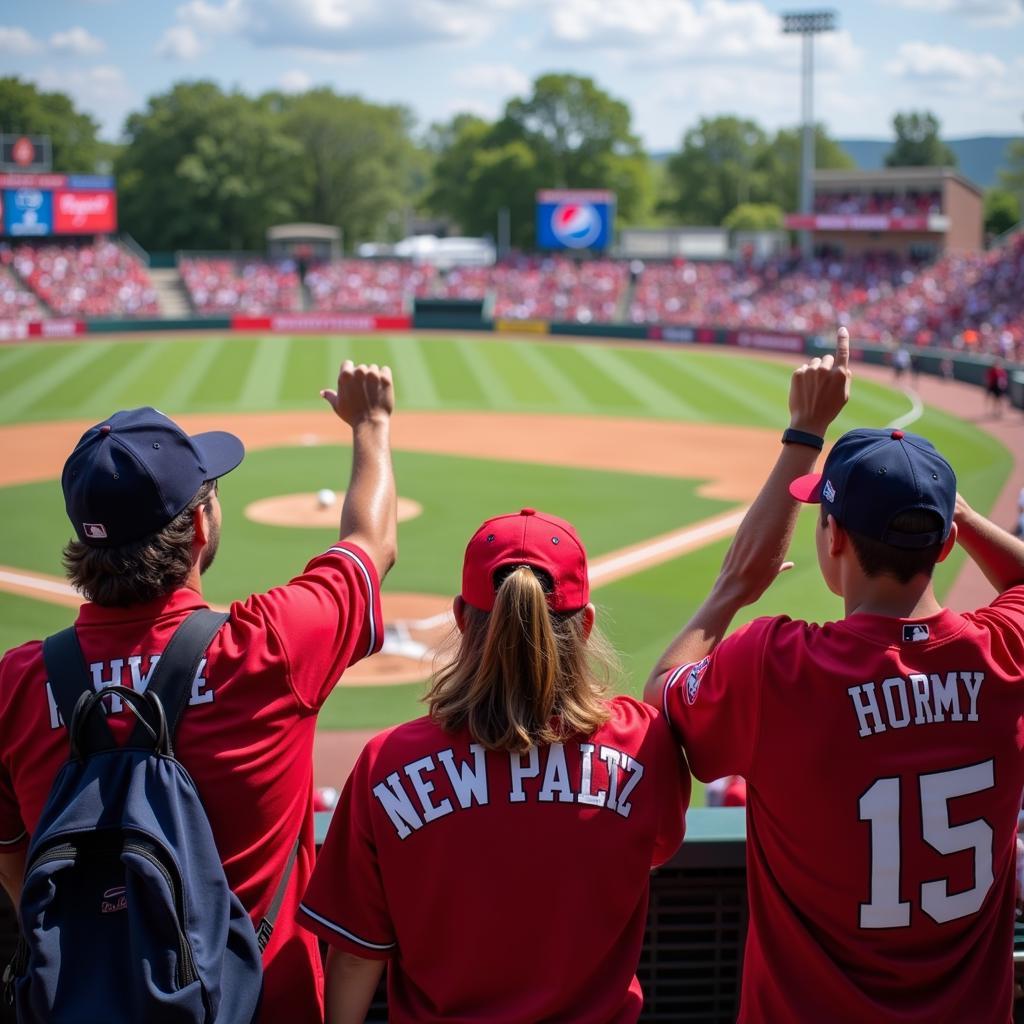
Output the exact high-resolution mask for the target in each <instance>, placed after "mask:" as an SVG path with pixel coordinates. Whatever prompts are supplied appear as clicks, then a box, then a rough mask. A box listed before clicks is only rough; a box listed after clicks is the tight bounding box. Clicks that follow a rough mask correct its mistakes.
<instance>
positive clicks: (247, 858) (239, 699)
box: [0, 544, 383, 1024]
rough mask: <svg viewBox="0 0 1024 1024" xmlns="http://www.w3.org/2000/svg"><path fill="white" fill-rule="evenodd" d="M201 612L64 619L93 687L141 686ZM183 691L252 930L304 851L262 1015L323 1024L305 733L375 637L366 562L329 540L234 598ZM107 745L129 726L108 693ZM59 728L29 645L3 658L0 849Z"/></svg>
mask: <svg viewBox="0 0 1024 1024" xmlns="http://www.w3.org/2000/svg"><path fill="white" fill-rule="evenodd" d="M202 607H204V602H203V599H202V598H201V597H200V596H199V595H198V594H197V593H195V592H194V591H192V590H189V589H187V588H184V587H183V588H181V589H179V590H176V591H174V592H173V593H172V594H170V595H169V596H168V597H166V598H163V599H161V600H159V601H155V602H153V603H152V604H145V605H135V606H133V607H130V608H103V607H100V606H98V605H95V604H85V605H83V606H82V608H81V611H80V612H79V615H78V619H77V621H76V623H75V625H76V628H77V631H78V638H79V642H80V643H81V645H82V651H83V653H84V654H85V658H86V661H87V662H88V663H89V668H90V670H91V672H92V678H93V684H94V686H95V687H96V689H100V688H102V687H104V686H110V685H111V684H113V683H120V684H121V685H123V686H130V687H133V688H134V689H144V688H145V686H146V682H147V680H148V678H149V673H150V672H151V670H152V668H153V666H154V665H155V664H156V662H157V660H158V659H159V656H160V654H161V652H162V651H163V649H164V646H165V645H166V643H167V641H168V640H169V639H170V637H171V635H172V633H173V632H174V629H175V627H176V626H178V625H179V624H180V623H181V621H182V620H183V619H184V618H185V616H186V615H187V614H188V613H189V612H191V611H193V610H195V609H196V608H202ZM230 613H231V617H230V619H229V620H228V622H227V623H225V625H224V626H223V627H222V629H221V630H220V632H219V633H218V634H217V635H216V636H215V637H214V639H213V641H212V642H211V643H210V647H209V650H208V657H207V658H205V659H204V660H203V661H202V662H201V663H200V667H199V670H198V672H197V673H196V677H195V680H194V681H193V684H192V693H191V697H190V699H189V706H188V707H187V708H186V710H185V713H184V715H183V716H182V719H181V723H180V726H179V728H178V736H177V740H176V742H175V744H174V747H175V751H176V753H177V755H178V757H179V758H180V760H181V762H182V763H183V764H184V766H185V767H186V768H187V769H188V772H189V774H190V775H191V776H192V778H193V780H194V781H195V784H196V787H197V788H198V790H199V795H200V796H201V798H202V801H203V806H204V807H205V808H206V813H207V815H208V817H209V819H210V824H211V826H212V828H213V835H214V838H215V839H216V841H217V848H218V849H219V850H220V854H221V859H222V861H223V863H224V870H225V872H226V874H227V880H228V883H229V884H230V886H231V888H232V889H233V890H234V891H235V893H236V894H237V895H238V897H239V899H240V900H241V901H242V904H243V906H245V907H246V909H247V910H248V911H249V913H250V914H251V916H252V918H253V921H254V922H258V921H259V919H260V918H261V917H262V916H263V914H264V913H265V912H266V910H267V908H268V907H269V905H270V901H271V898H272V897H273V894H274V891H275V890H276V888H277V886H278V883H279V881H280V879H281V876H282V873H283V872H284V869H285V862H286V859H287V857H288V855H289V853H290V852H291V850H292V847H293V846H294V845H295V840H296V837H297V836H299V833H300V830H301V846H300V850H299V855H298V859H297V861H296V865H295V868H294V870H293V872H292V877H291V881H290V884H289V886H288V890H287V893H286V895H285V899H284V903H283V905H282V908H281V912H280V914H279V916H278V920H277V925H276V927H275V929H274V934H273V936H272V938H271V941H270V945H269V946H268V948H267V950H266V953H265V954H264V961H263V962H264V966H265V980H264V992H263V1002H262V1006H261V1019H262V1020H264V1021H267V1022H271V1021H274V1022H277V1021H281V1020H288V1021H293V1022H295V1024H306V1022H318V1021H322V1020H323V971H322V968H321V963H320V957H319V951H318V949H317V944H316V942H315V941H314V940H313V937H312V936H311V935H310V934H309V933H308V932H306V931H304V930H303V929H301V928H298V927H296V924H295V912H296V908H297V906H298V903H299V898H300V896H301V894H302V892H303V891H304V890H305V888H306V884H307V882H308V881H309V877H310V874H311V872H312V868H313V860H314V856H315V850H314V843H313V815H312V800H313V768H312V764H313V758H312V751H313V732H314V730H315V728H316V713H317V710H318V709H319V708H320V706H321V704H323V702H324V701H325V700H326V699H327V696H328V694H329V693H330V692H331V690H332V689H333V687H334V685H335V683H336V682H337V680H338V678H339V677H340V676H341V674H342V672H343V671H344V670H345V668H346V667H347V666H348V665H351V664H352V663H353V662H355V661H358V660H359V659H360V658H363V657H365V656H366V655H368V654H372V653H373V652H374V651H376V650H377V649H378V648H379V646H380V643H381V638H382V632H383V630H382V622H381V617H380V590H379V582H378V579H377V573H376V571H375V569H374V567H373V563H372V562H371V561H370V559H369V558H368V557H367V556H366V555H365V554H364V553H363V552H362V551H361V550H359V548H357V547H354V546H353V545H350V544H339V545H337V546H336V547H333V548H331V549H330V550H329V551H328V552H326V553H325V554H322V555H319V556H318V557H316V558H314V559H313V560H312V561H311V562H310V563H309V565H308V566H307V567H306V570H305V572H304V573H303V574H302V575H301V576H298V577H296V578H295V579H293V580H292V581H291V582H290V583H288V584H287V585H286V586H282V587H277V588H275V589H274V590H271V591H270V592H269V593H266V594H258V595H255V596H253V597H250V598H249V599H248V600H247V601H240V602H236V603H235V604H233V605H232V606H231V609H230ZM109 705H110V706H109V707H108V714H109V720H110V724H111V728H112V729H113V731H114V733H115V736H117V737H119V738H121V739H127V737H128V734H129V732H130V731H131V728H132V724H133V721H134V719H133V717H132V715H131V713H130V712H127V711H126V710H125V708H124V706H123V703H122V701H121V700H120V699H119V698H117V697H116V696H114V695H112V696H111V698H110V701H109ZM67 757H68V734H67V730H66V729H65V728H64V725H63V722H62V720H61V718H60V716H59V714H58V711H57V707H56V705H55V703H54V699H53V694H52V692H51V690H50V686H49V683H48V681H47V678H46V668H45V666H44V663H43V657H42V644H41V643H40V642H39V641H33V642H31V643H27V644H24V645H23V646H21V647H18V648H15V649H14V650H12V651H9V652H8V653H7V654H6V655H5V656H4V658H3V660H2V661H0V843H2V845H3V846H4V847H7V848H9V849H14V848H17V847H18V846H19V845H24V844H26V843H27V842H28V834H29V833H31V832H32V830H33V829H34V828H35V826H36V822H37V821H38V819H39V815H40V812H41V811H42V809H43V805H44V803H45V802H46V798H47V796H48V794H49V791H50V786H51V785H52V783H53V779H54V776H55V775H56V773H57V771H58V769H59V768H60V766H61V765H62V764H63V763H64V762H65V761H66V760H67Z"/></svg>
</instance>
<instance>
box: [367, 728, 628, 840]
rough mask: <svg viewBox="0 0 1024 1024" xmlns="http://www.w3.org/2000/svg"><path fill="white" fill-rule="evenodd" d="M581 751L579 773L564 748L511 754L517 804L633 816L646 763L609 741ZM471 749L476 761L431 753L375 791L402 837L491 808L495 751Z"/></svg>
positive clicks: (395, 773)
mask: <svg viewBox="0 0 1024 1024" xmlns="http://www.w3.org/2000/svg"><path fill="white" fill-rule="evenodd" d="M578 749H579V764H578V766H577V768H576V769H575V772H574V770H573V769H572V768H570V762H569V759H568V758H567V757H566V747H565V745H564V744H562V743H552V744H551V745H550V746H548V747H539V748H538V747H533V748H531V749H530V750H529V751H527V752H526V753H525V754H518V753H510V754H509V761H508V764H509V792H508V801H509V803H511V804H526V803H530V802H533V801H536V802H537V803H545V804H585V805H588V806H590V807H603V808H605V809H606V810H609V811H614V812H615V813H616V814H618V815H619V816H620V817H623V818H628V817H629V815H630V812H631V811H632V810H633V805H632V802H631V799H630V798H631V796H632V794H633V793H634V792H635V790H636V787H637V786H638V785H639V783H640V780H641V779H642V778H643V777H644V766H643V765H642V764H641V763H640V762H639V761H637V760H636V758H634V757H631V756H630V755H629V754H627V753H625V752H624V751H622V750H618V749H616V748H615V747H610V746H607V745H604V744H602V745H601V747H600V750H599V751H598V750H595V747H594V744H592V743H581V744H580V745H579V748H578ZM469 751H470V753H471V754H472V761H470V760H462V761H457V760H456V757H455V751H454V750H453V749H451V748H448V749H446V750H440V751H438V752H437V753H436V754H428V755H426V756H424V757H420V758H418V759H417V760H415V761H410V762H409V763H408V764H406V765H403V766H402V767H401V768H400V769H399V770H398V771H393V772H391V774H389V775H388V776H387V777H386V778H385V779H384V781H383V782H378V783H377V784H376V785H375V786H374V787H373V790H372V792H373V795H374V797H375V798H376V799H377V802H378V803H379V804H380V806H381V808H382V809H383V811H384V813H385V814H386V815H387V816H388V819H389V820H390V821H391V824H392V826H393V827H394V829H395V832H396V833H397V835H398V838H399V839H406V838H408V837H409V836H410V835H412V833H413V832H415V831H418V830H419V829H421V828H423V827H424V826H425V825H428V824H429V823H430V822H432V821H437V820H438V819H439V818H444V817H446V816H447V815H449V814H452V813H453V812H454V811H457V810H462V811H466V810H471V809H472V807H473V806H474V804H475V805H476V806H478V807H483V806H486V805H487V803H488V799H489V793H490V786H491V783H490V780H489V779H488V774H487V772H488V762H487V756H486V755H487V751H486V750H485V749H484V748H483V746H481V745H480V744H479V743H471V744H470V745H469ZM595 753H597V754H598V756H597V757H596V758H595V756H594V755H595ZM442 769H443V770H442ZM431 775H432V776H433V777H431ZM534 780H536V781H534ZM449 794H450V795H449Z"/></svg>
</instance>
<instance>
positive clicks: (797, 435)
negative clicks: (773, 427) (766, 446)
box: [782, 427, 825, 452]
mask: <svg viewBox="0 0 1024 1024" xmlns="http://www.w3.org/2000/svg"><path fill="white" fill-rule="evenodd" d="M782 443H783V444H805V445H807V447H808V448H815V449H817V450H818V451H819V452H820V451H821V449H822V448H824V447H825V438H823V437H818V435H817V434H809V433H808V432H807V431H806V430H794V429H793V427H787V428H786V429H785V430H784V431H783V432H782Z"/></svg>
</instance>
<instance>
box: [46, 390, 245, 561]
mask: <svg viewBox="0 0 1024 1024" xmlns="http://www.w3.org/2000/svg"><path fill="white" fill-rule="evenodd" d="M244 456H245V447H244V446H243V445H242V442H241V441H240V440H239V439H238V438H237V437H235V435H234V434H228V433H226V432H224V431H222V430H212V431H210V432H209V433H205V434H196V435H195V436H194V437H190V436H189V435H188V434H186V433H185V431H184V430H182V429H181V427H179V426H178V424H177V423H175V422H174V421H173V420H171V419H168V417H166V416H165V415H164V414H163V413H162V412H157V410H156V409H152V408H150V407H149V406H143V408H141V409H127V410H125V411H123V412H116V413H114V415H113V416H111V417H110V418H109V419H105V420H103V421H102V422H101V423H97V424H96V426H94V427H90V428H89V429H88V430H87V431H86V432H85V433H84V434H83V435H82V438H81V440H80V441H79V442H78V444H77V445H76V446H75V450H74V451H73V452H72V453H71V455H70V456H68V460H67V462H65V463H64V472H63V473H62V474H61V478H60V482H61V487H62V488H63V489H64V504H65V507H66V508H67V512H68V518H69V519H70V520H71V523H72V525H73V526H74V528H75V533H77V534H78V537H79V539H80V540H81V541H82V542H83V543H85V544H89V545H91V546H93V547H117V546H118V545H120V544H128V543H130V542H131V541H136V540H141V539H142V538H143V537H147V536H149V535H150V534H153V533H156V532H157V531H158V530H160V529H162V528H163V527H165V526H166V525H167V524H168V523H169V522H170V521H171V520H172V519H173V518H174V517H175V516H176V515H177V514H178V513H179V512H181V511H182V510H183V509H184V508H185V507H186V506H187V505H188V504H189V502H190V501H192V499H193V498H194V497H195V496H196V494H197V493H198V492H199V489H200V488H201V487H202V486H203V484H204V483H205V482H206V481H207V480H215V479H216V478H217V477H220V476H223V475H224V474H225V473H229V472H231V470H233V469H234V468H235V467H236V466H237V465H238V464H239V463H240V462H241V461H242V458H243V457H244Z"/></svg>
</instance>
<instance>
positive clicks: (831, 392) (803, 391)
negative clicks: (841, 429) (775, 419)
mask: <svg viewBox="0 0 1024 1024" xmlns="http://www.w3.org/2000/svg"><path fill="white" fill-rule="evenodd" d="M850 376H851V374H850V332H849V331H848V330H847V329H846V328H845V327H840V328H839V331H838V333H837V335H836V352H835V355H834V356H833V355H827V356H824V357H823V358H821V359H817V358H815V359H812V360H811V361H810V362H809V363H804V365H803V366H801V367H798V368H797V369H796V370H795V371H794V373H793V379H792V381H791V382H790V386H789V413H790V426H791V427H794V428H795V429H797V430H805V431H807V432H808V433H811V434H817V435H818V436H819V437H824V436H825V431H826V430H827V429H828V427H829V424H831V423H832V421H833V420H834V419H835V418H836V417H837V416H838V415H839V413H840V412H842V410H843V406H844V405H846V403H847V401H848V400H849V398H850Z"/></svg>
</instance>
